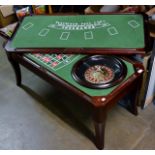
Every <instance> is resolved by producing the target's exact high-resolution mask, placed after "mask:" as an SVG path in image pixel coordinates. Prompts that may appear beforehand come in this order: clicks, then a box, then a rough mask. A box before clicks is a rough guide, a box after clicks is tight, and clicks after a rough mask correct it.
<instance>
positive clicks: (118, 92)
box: [4, 42, 144, 149]
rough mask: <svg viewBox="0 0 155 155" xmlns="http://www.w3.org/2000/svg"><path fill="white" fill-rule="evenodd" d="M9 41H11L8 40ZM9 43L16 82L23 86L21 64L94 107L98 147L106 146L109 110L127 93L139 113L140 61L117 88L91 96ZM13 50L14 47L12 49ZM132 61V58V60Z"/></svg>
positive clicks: (93, 114)
mask: <svg viewBox="0 0 155 155" xmlns="http://www.w3.org/2000/svg"><path fill="white" fill-rule="evenodd" d="M8 43H9V42H8ZM8 43H6V44H5V45H4V48H5V50H6V53H7V57H8V60H9V62H10V63H11V65H12V67H13V69H14V72H15V75H16V84H17V86H21V70H20V65H23V66H24V67H26V68H27V69H29V70H30V71H32V72H33V73H35V74H37V75H38V76H39V77H41V78H42V79H44V80H46V81H47V82H49V83H50V84H52V85H53V86H56V87H57V88H58V89H59V88H60V90H62V91H63V89H64V90H65V91H66V89H67V91H68V92H69V93H73V94H75V95H76V96H77V97H79V98H81V99H82V100H84V101H87V102H88V103H89V104H90V105H91V106H92V109H93V112H92V120H93V122H94V129H95V135H94V143H95V144H96V147H97V148H98V149H103V148H104V134H105V133H104V131H105V123H106V117H107V113H108V111H109V110H110V109H111V108H112V107H113V106H114V105H115V104H116V103H117V102H118V101H119V100H120V99H122V98H123V97H124V96H125V95H126V94H129V93H130V94H131V97H130V100H131V103H130V104H131V109H130V111H131V112H132V113H133V114H134V115H137V114H138V112H137V104H138V98H137V97H138V93H139V89H140V86H141V82H142V75H143V71H144V69H143V66H142V65H141V64H139V63H135V62H132V63H133V65H134V67H135V73H134V74H132V75H131V76H130V77H129V78H128V79H127V80H126V81H124V82H123V83H121V84H120V85H119V86H118V87H117V88H116V89H114V90H113V91H112V92H111V93H110V94H109V95H107V96H95V97H91V96H88V95H87V94H85V93H83V92H82V91H80V90H79V89H77V88H75V87H74V86H72V85H70V84H69V83H67V82H65V81H64V80H63V79H61V78H60V77H58V76H56V75H55V74H53V73H52V72H49V71H47V70H46V69H45V68H43V67H38V64H37V65H36V64H35V63H34V62H33V61H31V60H30V59H28V58H27V57H25V56H24V55H23V53H17V52H8V50H9V46H8ZM11 50H12V49H11ZM130 61H131V60H130Z"/></svg>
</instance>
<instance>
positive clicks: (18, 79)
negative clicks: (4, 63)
mask: <svg viewBox="0 0 155 155" xmlns="http://www.w3.org/2000/svg"><path fill="white" fill-rule="evenodd" d="M7 57H8V60H9V62H10V63H11V65H12V67H13V69H14V72H15V76H16V84H17V86H21V70H20V66H19V63H18V62H16V61H15V60H14V59H13V57H12V54H11V53H7Z"/></svg>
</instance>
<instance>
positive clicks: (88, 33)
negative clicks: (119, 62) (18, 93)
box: [8, 14, 148, 54]
mask: <svg viewBox="0 0 155 155" xmlns="http://www.w3.org/2000/svg"><path fill="white" fill-rule="evenodd" d="M146 20H147V18H146V16H145V15H143V14H98V15H63V16H60V15H53V16H45V15H38V16H27V17H25V18H24V19H23V20H22V22H21V23H20V24H19V25H18V28H17V29H16V31H15V32H14V34H13V37H12V39H11V41H10V46H11V48H12V49H15V51H18V52H23V51H24V52H30V51H31V52H37V51H41V52H46V53H47V52H50V53H61V52H62V53H82V54H86V53H87V54H89V53H91V54H93V53H95V54H133V53H140V54H144V51H146V50H147V45H148V43H147V41H148V34H147V31H146V30H147V29H146ZM8 52H11V51H10V50H8ZM13 52H14V50H13Z"/></svg>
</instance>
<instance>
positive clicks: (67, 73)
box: [25, 54, 134, 96]
mask: <svg viewBox="0 0 155 155" xmlns="http://www.w3.org/2000/svg"><path fill="white" fill-rule="evenodd" d="M25 56H26V57H28V58H29V59H31V60H33V61H34V62H36V63H37V64H39V65H41V66H43V67H44V68H46V69H47V70H49V71H50V72H52V73H54V74H56V75H57V76H58V77H60V78H61V79H63V80H65V81H66V82H68V83H69V84H71V85H72V86H74V87H76V88H77V89H79V90H81V91H82V92H84V93H86V94H87V95H89V96H106V95H108V94H110V93H111V92H112V91H113V90H114V89H115V88H116V87H117V86H118V85H119V84H118V85H116V86H113V87H110V88H106V89H91V88H87V87H84V86H82V85H80V84H79V83H77V82H76V81H75V80H74V79H73V77H72V75H71V71H72V68H73V66H74V64H75V63H76V62H77V61H79V60H80V59H81V58H83V57H85V55H80V54H79V55H70V56H67V57H66V55H64V56H63V59H64V60H63V61H59V60H58V59H57V58H55V56H54V54H45V55H44V56H45V57H44V58H43V57H42V56H41V57H42V58H41V57H40V56H38V57H36V56H35V54H25ZM39 57H40V58H41V59H42V60H48V58H50V59H52V61H53V60H54V62H57V63H58V64H57V65H56V66H53V67H52V65H51V63H50V64H49V63H47V62H45V61H42V60H41V59H40V58H39ZM56 59H57V60H56ZM66 60H67V61H66ZM123 61H124V63H125V64H126V66H127V76H126V78H125V79H124V81H125V80H127V79H128V78H129V77H130V76H131V75H132V74H133V73H134V67H133V65H132V64H131V63H129V62H127V61H125V60H123Z"/></svg>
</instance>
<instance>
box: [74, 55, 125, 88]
mask: <svg viewBox="0 0 155 155" xmlns="http://www.w3.org/2000/svg"><path fill="white" fill-rule="evenodd" d="M126 74H127V67H126V65H125V63H124V62H123V60H122V59H120V58H118V57H115V56H108V55H93V56H86V57H84V58H82V59H81V60H79V61H78V62H77V63H76V64H75V65H74V66H73V69H72V77H73V78H74V80H75V81H76V82H78V83H79V84H81V85H83V86H86V87H88V88H94V89H101V88H109V87H112V86H115V85H117V84H118V83H120V82H121V81H122V80H123V79H124V78H125V77H126Z"/></svg>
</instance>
